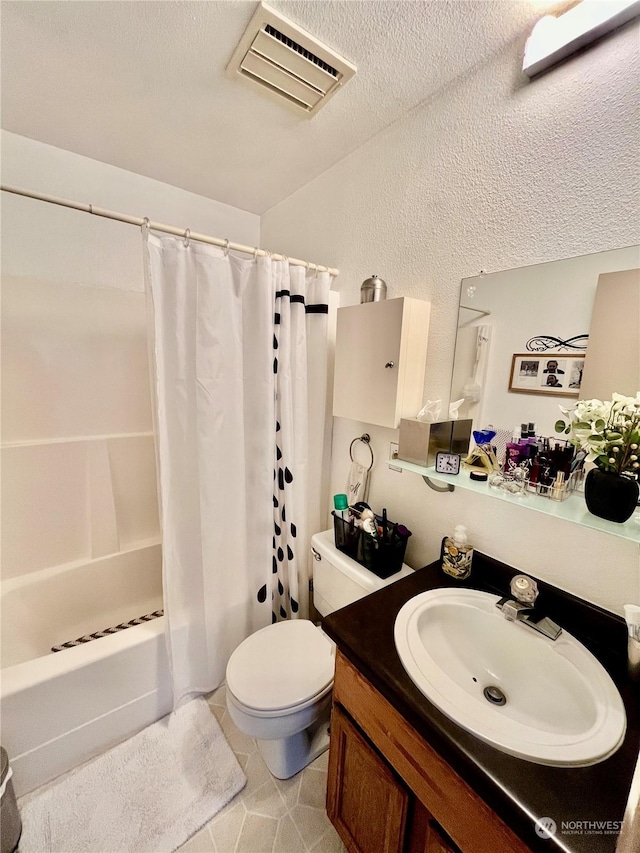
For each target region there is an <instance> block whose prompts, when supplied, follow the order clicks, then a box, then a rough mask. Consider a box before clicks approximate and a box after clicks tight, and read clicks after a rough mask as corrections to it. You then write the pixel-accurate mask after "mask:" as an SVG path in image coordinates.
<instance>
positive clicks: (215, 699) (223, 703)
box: [207, 684, 227, 708]
mask: <svg viewBox="0 0 640 853" xmlns="http://www.w3.org/2000/svg"><path fill="white" fill-rule="evenodd" d="M207 702H208V703H209V704H210V705H218V706H220V707H222V708H226V707H227V686H226V684H221V685H220V687H218V689H217V690H214V691H213V693H210V694H209V695H208V696H207Z"/></svg>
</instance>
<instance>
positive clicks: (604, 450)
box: [555, 391, 640, 478]
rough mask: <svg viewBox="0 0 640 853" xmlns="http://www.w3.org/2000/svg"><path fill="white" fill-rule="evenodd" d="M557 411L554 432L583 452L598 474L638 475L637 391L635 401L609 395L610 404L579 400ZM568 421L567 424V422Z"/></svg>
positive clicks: (639, 424)
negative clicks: (562, 435)
mask: <svg viewBox="0 0 640 853" xmlns="http://www.w3.org/2000/svg"><path fill="white" fill-rule="evenodd" d="M560 411H561V412H562V414H563V415H564V417H565V420H558V421H556V425H555V427H556V432H561V433H564V434H565V435H568V436H570V438H569V442H570V443H571V444H573V445H574V446H575V447H578V448H581V449H582V450H584V451H586V452H587V461H589V462H593V463H594V464H595V465H596V466H597V467H598V468H599V469H600V470H601V471H608V472H610V473H614V474H624V475H626V476H631V477H634V478H637V477H638V474H639V473H640V451H639V447H640V391H638V393H637V394H636V396H635V397H625V396H623V395H622V394H616V393H613V394H612V395H611V400H607V401H605V402H602V401H601V400H580V401H579V402H578V403H576V405H575V407H574V408H573V409H563V408H562V406H560ZM567 421H568V422H567Z"/></svg>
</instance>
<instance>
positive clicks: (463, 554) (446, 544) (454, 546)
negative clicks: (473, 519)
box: [442, 524, 473, 580]
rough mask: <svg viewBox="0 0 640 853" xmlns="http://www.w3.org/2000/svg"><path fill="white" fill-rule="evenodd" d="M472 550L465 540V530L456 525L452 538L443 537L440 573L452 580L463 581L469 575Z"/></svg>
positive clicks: (460, 525) (462, 526) (461, 526)
mask: <svg viewBox="0 0 640 853" xmlns="http://www.w3.org/2000/svg"><path fill="white" fill-rule="evenodd" d="M472 559H473V548H472V547H471V545H469V542H468V539H467V530H466V528H465V527H464V525H462V524H458V525H457V526H456V528H455V530H454V531H453V536H445V538H444V539H443V540H442V571H443V572H445V573H446V574H448V575H451V577H452V578H456V579H457V580H464V579H465V578H468V577H469V575H470V574H471V561H472Z"/></svg>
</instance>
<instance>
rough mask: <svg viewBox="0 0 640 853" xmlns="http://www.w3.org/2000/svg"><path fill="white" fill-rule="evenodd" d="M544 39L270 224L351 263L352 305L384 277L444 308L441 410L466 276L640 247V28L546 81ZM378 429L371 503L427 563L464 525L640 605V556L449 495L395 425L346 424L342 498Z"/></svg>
mask: <svg viewBox="0 0 640 853" xmlns="http://www.w3.org/2000/svg"><path fill="white" fill-rule="evenodd" d="M526 35H527V34H526V33H523V34H522V38H521V39H520V40H519V41H518V43H514V44H513V45H511V46H510V48H509V49H508V50H507V51H505V52H503V53H502V54H500V55H498V56H496V57H493V58H491V59H490V60H488V61H487V62H486V63H485V64H484V65H482V66H481V67H478V68H476V69H475V70H474V72H473V73H472V74H470V75H468V76H466V77H465V78H462V79H459V80H458V81H456V83H455V84H454V85H452V86H450V87H448V88H447V89H445V90H443V91H441V92H439V93H437V94H436V95H434V96H433V97H431V98H429V99H428V100H426V101H425V102H424V103H423V104H422V105H421V107H420V108H418V109H416V110H414V111H413V112H412V113H411V114H409V115H408V116H407V117H406V118H405V119H403V120H401V121H398V122H396V123H394V124H393V125H391V126H390V127H389V128H387V129H386V130H385V131H383V132H382V133H380V134H378V135H377V136H376V137H374V138H373V139H372V140H370V141H369V142H368V143H367V144H365V145H364V146H363V147H362V148H360V149H358V150H357V151H356V152H354V153H353V154H352V155H350V156H349V157H347V158H345V159H344V160H342V161H341V162H339V163H337V164H336V165H335V166H333V167H332V168H331V169H329V170H328V171H327V172H325V173H324V174H322V175H321V176H320V177H318V178H317V179H315V180H314V181H312V182H310V183H309V184H307V185H306V186H305V187H303V188H302V189H301V190H299V191H298V192H296V193H294V194H293V195H291V196H290V197H289V198H288V199H286V200H285V201H283V202H282V203H281V204H279V205H277V206H276V207H274V208H272V209H271V210H270V211H268V212H267V213H266V214H265V215H264V216H263V218H262V242H263V244H264V245H267V246H268V245H277V246H279V247H281V248H282V250H284V251H286V252H288V253H289V254H291V255H295V256H297V257H302V258H309V259H311V260H316V261H319V262H320V263H324V264H331V265H333V266H337V267H339V268H340V270H341V274H340V277H339V278H338V279H337V281H336V283H335V288H336V289H338V290H340V291H342V294H343V298H342V304H351V303H356V302H358V301H359V293H358V291H359V287H360V283H361V282H362V281H363V279H365V278H367V277H368V276H369V275H370V274H371V273H377V274H378V275H380V276H382V277H383V278H384V279H385V280H386V281H387V284H388V285H389V294H388V295H389V297H395V296H401V295H405V296H414V297H418V298H423V299H428V300H430V301H431V303H432V319H431V333H430V339H429V353H428V359H427V374H426V380H425V398H430V399H436V398H442V399H444V400H446V399H447V398H448V396H449V382H450V378H451V367H452V362H453V352H454V342H455V329H456V318H457V306H458V298H459V292H460V281H461V279H462V278H464V277H465V276H469V275H473V274H476V273H478V272H479V271H480V270H481V269H483V270H485V271H493V270H500V269H509V268H513V267H520V266H523V265H527V264H533V263H538V262H542V261H548V260H555V259H559V258H563V257H567V256H575V255H581V254H587V253H591V252H596V251H602V250H606V249H612V248H619V247H622V246H628V245H631V244H635V243H638V241H639V240H638V238H639V233H638V223H639V222H640V208H639V202H638V176H639V174H640V144H639V142H640V131H639V126H638V119H639V110H638V104H637V80H638V76H639V74H640V49H639V38H638V24H637V22H636V23H634V24H633V25H631V26H628V27H626V28H625V29H623V30H622V31H620V32H618V33H616V34H614V35H613V36H612V37H610V38H609V39H607V40H605V41H603V42H601V43H600V44H598V45H596V46H595V47H594V48H592V49H591V50H589V51H587V52H586V53H585V54H583V55H582V56H579V57H576V58H573V59H572V60H570V61H569V62H567V63H566V64H565V65H563V66H562V67H559V68H556V69H554V70H553V71H551V72H550V73H549V74H547V75H545V76H543V77H542V78H540V79H539V80H536V81H533V82H531V83H528V82H526V81H525V80H524V78H523V76H522V74H521V73H520V70H519V68H520V67H521V61H522V51H523V47H524V41H525V38H526ZM524 414H525V413H524V412H523V416H524ZM365 429H366V431H367V432H369V433H370V434H371V437H372V444H373V448H374V452H375V454H376V459H377V460H378V461H377V464H376V467H375V470H374V474H373V480H372V486H371V492H370V499H371V502H372V503H373V505H374V506H375V507H376V508H378V509H379V508H381V507H382V506H386V507H387V508H388V511H389V516H390V517H391V518H393V519H394V520H398V521H402V522H404V523H405V524H406V525H407V526H408V527H409V528H410V529H412V530H413V532H414V535H413V537H412V538H411V540H410V546H409V549H408V561H409V562H410V564H411V565H413V566H414V567H415V566H421V565H424V564H425V563H427V562H430V561H431V560H433V559H436V558H437V556H438V553H439V547H440V540H441V537H442V536H443V535H445V534H447V533H449V532H451V530H452V528H453V525H454V524H455V523H457V522H460V521H464V522H465V523H466V524H467V525H468V528H469V531H470V535H471V539H472V541H473V542H474V543H475V545H476V547H478V548H479V549H481V550H482V551H484V552H486V553H489V554H491V555H494V556H495V557H497V558H499V559H501V560H504V561H506V562H508V563H511V564H512V565H514V566H517V567H518V568H520V569H522V570H524V571H530V572H532V573H534V574H536V575H538V576H539V577H542V578H544V579H548V580H550V581H552V582H553V583H556V584H557V585H558V586H560V587H563V588H565V589H568V590H570V591H572V592H574V593H576V594H578V595H581V596H582V597H584V598H586V599H588V600H591V601H594V602H596V603H598V604H600V605H601V606H604V607H607V608H609V609H612V610H614V611H618V612H619V611H620V610H621V607H622V604H623V603H624V602H625V601H630V602H631V601H634V602H638V601H640V566H639V549H638V546H637V545H635V544H633V543H630V542H628V541H625V540H621V539H618V538H614V537H610V536H607V535H604V534H600V533H597V532H595V531H591V530H584V529H582V528H579V527H577V526H573V525H571V524H569V523H566V522H561V521H559V520H555V519H548V518H546V517H542V516H541V515H539V514H537V513H532V512H525V511H524V510H522V509H520V508H518V507H513V506H503V505H502V504H500V503H499V502H497V501H489V500H486V499H484V500H483V499H482V498H477V497H475V496H473V495H471V494H470V493H468V492H466V493H465V492H462V491H461V490H459V489H458V490H456V492H455V493H454V494H446V495H441V494H435V493H434V492H432V491H430V490H429V489H428V488H427V487H426V485H425V484H424V483H423V481H422V479H421V478H420V477H417V476H415V475H412V474H409V473H402V474H399V473H394V472H391V471H389V470H388V469H387V466H386V465H385V464H384V462H383V460H385V459H386V458H388V451H389V441H391V440H397V432H395V431H393V430H386V429H381V428H376V427H369V426H368V425H364V424H359V423H355V422H353V421H346V420H341V419H335V421H334V436H333V471H332V485H333V491H334V492H338V491H343V490H344V480H345V479H346V475H347V470H348V464H349V453H348V450H349V443H350V441H351V440H352V438H353V437H354V436H356V435H358V434H360V433H361V432H362V431H363V430H365Z"/></svg>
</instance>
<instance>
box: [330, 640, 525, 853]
mask: <svg viewBox="0 0 640 853" xmlns="http://www.w3.org/2000/svg"><path fill="white" fill-rule="evenodd" d="M333 701H334V705H333V711H332V716H331V747H330V753H329V778H328V787H327V813H328V815H329V818H330V820H331V821H332V823H333V824H334V826H335V827H336V830H337V831H338V834H339V835H340V837H341V839H342V841H343V842H344V844H345V845H346V847H347V849H348V850H349V853H497V851H500V853H530V851H529V848H528V847H527V846H526V845H525V844H524V843H523V842H522V841H521V840H520V839H519V838H518V837H517V836H516V835H514V833H513V832H512V831H511V830H510V829H509V828H508V827H507V826H506V825H505V824H504V823H503V822H502V821H501V820H500V818H498V816H497V815H496V814H495V813H494V812H493V811H492V810H491V809H490V808H489V807H488V806H487V804H486V803H485V802H484V801H483V800H482V799H481V798H480V797H479V796H478V795H477V794H476V793H475V792H474V791H473V790H472V789H471V788H470V787H469V786H468V785H467V784H466V782H464V781H463V780H462V779H461V778H460V777H459V776H458V774H457V773H456V772H455V771H454V770H452V769H451V767H449V765H448V764H447V763H446V762H445V761H444V760H443V759H442V758H441V757H440V756H439V755H438V754H437V753H436V752H435V751H434V750H433V749H432V747H431V746H429V744H428V743H427V742H426V741H425V740H423V738H422V737H421V736H420V735H418V734H417V732H415V730H414V729H412V728H411V726H409V725H408V723H407V722H406V721H405V720H404V718H403V717H402V716H401V715H400V714H399V713H398V712H397V711H396V710H395V708H394V707H393V706H392V705H391V704H390V703H389V702H387V700H386V699H385V698H384V697H383V696H382V695H381V694H379V693H378V692H377V691H376V690H375V688H374V687H373V686H372V685H371V684H370V683H369V682H368V681H367V680H366V679H365V678H364V676H363V675H362V674H361V673H360V672H359V671H358V670H357V669H356V668H355V667H354V666H353V665H352V664H351V663H350V662H349V661H348V660H347V659H346V658H345V657H344V656H343V655H342V654H341V653H340V652H338V654H337V656H336V675H335V682H334V693H333Z"/></svg>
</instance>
